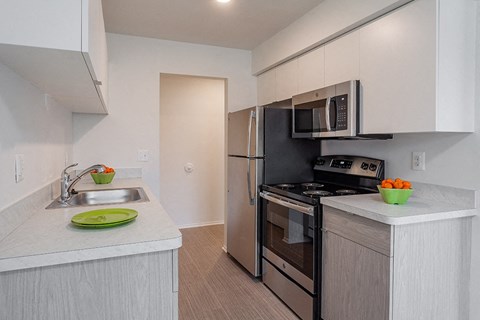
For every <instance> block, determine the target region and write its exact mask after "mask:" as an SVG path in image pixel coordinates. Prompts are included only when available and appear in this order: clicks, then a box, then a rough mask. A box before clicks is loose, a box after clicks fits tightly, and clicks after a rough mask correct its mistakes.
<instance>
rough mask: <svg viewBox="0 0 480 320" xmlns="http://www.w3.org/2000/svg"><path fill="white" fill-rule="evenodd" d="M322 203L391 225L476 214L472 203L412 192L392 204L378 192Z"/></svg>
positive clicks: (326, 200)
mask: <svg viewBox="0 0 480 320" xmlns="http://www.w3.org/2000/svg"><path fill="white" fill-rule="evenodd" d="M321 203H322V204H324V205H327V206H330V207H333V208H336V209H339V210H343V211H347V212H350V213H353V214H356V215H359V216H362V217H365V218H369V219H372V220H376V221H378V222H382V223H386V224H389V225H401V224H410V223H420V222H428V221H437V220H445V219H453V218H462V217H470V216H475V215H476V214H477V213H478V210H477V209H475V208H474V207H473V206H468V205H467V206H465V205H461V204H452V203H448V202H441V201H439V200H433V199H425V198H419V197H414V196H412V197H411V198H410V199H409V200H408V202H407V203H406V204H403V205H392V204H387V203H385V202H384V201H383V199H382V196H381V195H380V194H378V193H376V194H365V195H353V196H342V197H326V198H321Z"/></svg>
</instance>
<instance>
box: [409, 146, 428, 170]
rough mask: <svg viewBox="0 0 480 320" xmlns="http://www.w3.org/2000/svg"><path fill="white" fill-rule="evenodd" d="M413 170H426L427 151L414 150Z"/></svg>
mask: <svg viewBox="0 0 480 320" xmlns="http://www.w3.org/2000/svg"><path fill="white" fill-rule="evenodd" d="M412 170H416V171H425V152H418V151H414V152H412Z"/></svg>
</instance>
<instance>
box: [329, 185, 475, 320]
mask: <svg viewBox="0 0 480 320" xmlns="http://www.w3.org/2000/svg"><path fill="white" fill-rule="evenodd" d="M415 185H416V186H417V187H418V190H416V191H414V195H415V193H416V196H414V197H412V198H411V199H409V201H408V203H407V204H405V205H389V204H386V203H384V202H383V200H382V198H381V196H380V194H367V195H354V196H344V197H328V198H322V200H321V202H322V203H323V204H324V212H323V232H322V233H323V234H322V245H323V250H322V254H323V261H322V308H321V312H322V318H323V319H324V320H332V319H344V320H350V319H351V320H353V319H355V320H377V319H378V320H383V319H394V320H408V319H436V320H454V319H458V320H463V319H468V314H469V308H468V305H469V283H470V260H471V258H470V257H471V237H472V231H471V228H472V218H473V216H475V215H476V214H477V213H478V209H477V208H476V206H477V201H478V194H477V192H476V191H474V190H461V189H455V188H448V187H440V186H433V185H425V184H420V183H418V184H415Z"/></svg>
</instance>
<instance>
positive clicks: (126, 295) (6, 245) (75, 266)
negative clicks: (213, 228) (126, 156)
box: [0, 179, 182, 319]
mask: <svg viewBox="0 0 480 320" xmlns="http://www.w3.org/2000/svg"><path fill="white" fill-rule="evenodd" d="M127 187H142V188H144V190H145V192H146V194H147V196H148V198H149V201H148V202H141V203H123V204H116V205H101V206H84V207H72V208H66V209H63V208H62V209H54V210H46V209H44V208H45V207H46V206H47V205H48V204H49V202H51V200H50V201H49V202H45V203H42V204H41V206H40V207H39V208H38V210H36V212H35V213H33V214H32V215H31V217H30V218H29V219H27V220H26V221H25V222H23V223H22V224H20V225H19V226H17V227H16V228H15V229H14V230H13V231H12V232H10V233H9V234H8V235H7V236H5V237H4V238H3V239H2V240H1V241H0V306H2V307H1V308H0V319H147V318H156V319H177V318H178V248H179V247H180V246H181V244H182V236H181V233H180V231H179V230H178V228H177V227H176V226H175V224H174V223H173V221H172V220H171V219H170V217H169V216H168V214H167V213H166V212H165V210H164V209H163V208H162V206H161V205H160V203H159V202H158V201H157V200H156V199H155V197H154V196H153V194H152V193H151V192H150V190H149V189H148V187H146V185H145V184H144V183H143V181H142V180H141V179H116V180H114V182H113V183H112V184H109V185H95V184H93V182H91V181H90V182H86V183H82V184H79V185H78V189H79V190H93V189H111V188H127ZM116 207H117V208H130V209H134V210H137V211H138V217H137V219H136V220H135V221H133V222H131V223H128V224H125V225H122V226H118V227H115V228H107V229H80V228H77V227H75V226H73V225H72V224H71V223H70V220H71V218H72V217H73V216H74V215H75V214H77V213H80V212H84V211H89V210H96V209H103V208H116Z"/></svg>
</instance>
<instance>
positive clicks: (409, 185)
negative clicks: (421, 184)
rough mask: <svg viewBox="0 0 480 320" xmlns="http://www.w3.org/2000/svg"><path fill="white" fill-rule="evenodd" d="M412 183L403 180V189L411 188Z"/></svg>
mask: <svg viewBox="0 0 480 320" xmlns="http://www.w3.org/2000/svg"><path fill="white" fill-rule="evenodd" d="M411 187H412V184H411V183H410V182H409V181H403V189H410V188H411Z"/></svg>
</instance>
